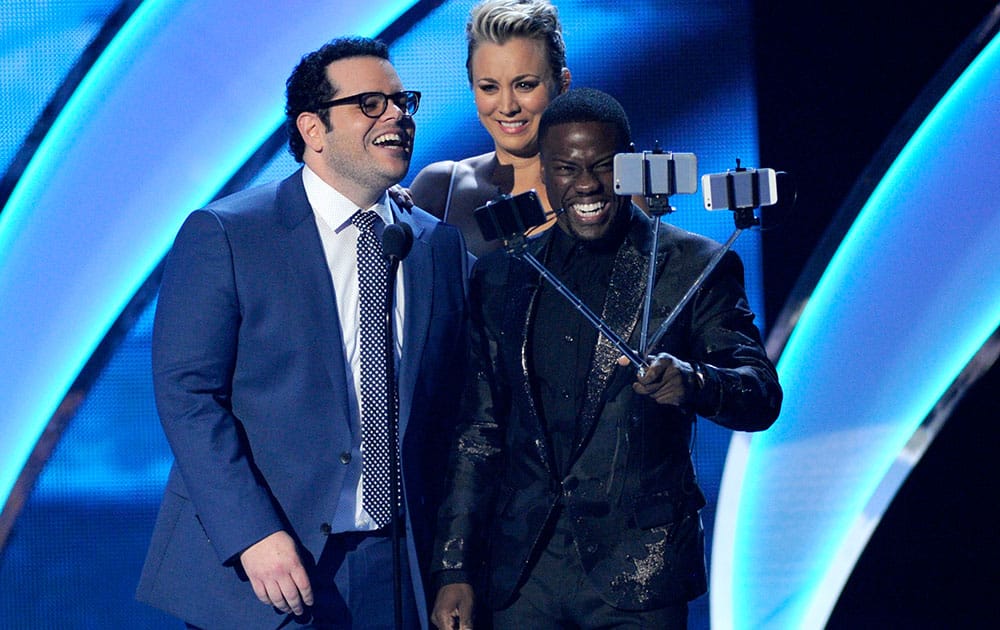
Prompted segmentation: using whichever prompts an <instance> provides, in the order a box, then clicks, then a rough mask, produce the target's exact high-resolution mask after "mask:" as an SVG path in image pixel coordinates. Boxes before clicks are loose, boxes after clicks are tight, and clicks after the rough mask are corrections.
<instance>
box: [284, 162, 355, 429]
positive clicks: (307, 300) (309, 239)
mask: <svg viewBox="0 0 1000 630" xmlns="http://www.w3.org/2000/svg"><path fill="white" fill-rule="evenodd" d="M275 203H276V209H275V210H276V212H277V214H278V216H279V217H280V222H281V224H282V225H283V226H284V227H285V228H286V230H287V232H286V233H285V237H286V240H285V251H284V252H283V253H284V257H285V260H287V261H288V265H289V266H290V268H291V269H292V273H291V274H290V277H293V278H296V279H297V281H299V282H301V283H302V284H303V286H302V289H301V290H300V291H299V292H298V294H299V295H301V296H302V299H303V304H302V305H301V308H303V309H304V310H305V312H307V313H309V314H310V319H311V320H312V321H313V325H314V326H315V329H314V331H315V335H314V339H315V341H314V343H315V345H316V350H317V351H318V353H319V355H320V356H321V357H322V361H323V364H324V365H325V366H326V370H327V373H328V374H329V377H330V385H331V388H332V389H331V396H332V400H333V404H334V405H335V409H334V410H333V416H334V417H335V418H342V419H345V421H346V422H347V424H348V425H349V426H350V424H351V423H350V417H351V413H350V406H349V403H348V401H349V400H350V399H349V397H348V387H352V386H353V385H352V384H350V383H349V382H348V377H347V370H346V369H345V366H344V351H343V348H344V342H343V336H342V335H341V327H340V317H339V316H338V314H337V307H336V302H335V297H334V293H333V283H332V281H331V279H330V269H329V267H328V266H327V264H326V255H325V254H324V252H323V242H322V241H321V240H320V236H319V230H318V229H317V228H316V221H315V219H314V218H313V211H312V207H311V206H310V205H309V200H308V199H307V198H306V191H305V188H304V186H303V185H302V171H301V169H300V170H299V171H297V172H296V173H295V174H293V175H292V176H290V177H288V178H287V179H285V180H284V181H283V182H281V184H280V185H279V187H278V193H277V196H276V201H275Z"/></svg>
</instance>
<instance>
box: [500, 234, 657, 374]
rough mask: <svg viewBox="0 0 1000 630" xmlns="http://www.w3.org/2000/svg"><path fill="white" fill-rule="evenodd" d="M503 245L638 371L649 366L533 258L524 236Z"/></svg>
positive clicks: (514, 238)
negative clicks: (577, 312)
mask: <svg viewBox="0 0 1000 630" xmlns="http://www.w3.org/2000/svg"><path fill="white" fill-rule="evenodd" d="M504 246H505V247H506V248H507V253H509V254H510V255H511V256H515V257H517V258H520V259H521V260H523V261H525V262H527V263H528V264H529V265H531V266H532V267H533V268H534V269H535V271H537V272H538V273H539V274H540V275H541V276H542V278H544V279H545V280H546V281H547V282H548V283H549V284H551V285H552V286H553V288H555V290H556V291H558V292H559V294H560V295H562V296H563V297H565V298H566V299H567V300H569V301H570V303H571V304H572V305H573V307H574V308H576V310H577V311H579V312H580V314H581V315H583V316H584V317H585V318H586V319H587V321H589V322H590V323H591V324H593V325H594V327H595V328H597V331H598V332H600V333H601V334H602V335H604V336H605V337H607V338H608V340H609V341H610V342H611V343H612V344H613V345H614V346H615V348H617V349H618V351H619V352H621V353H622V354H623V355H625V356H626V357H628V360H629V361H631V362H632V363H634V364H635V366H636V367H638V368H639V370H640V371H644V370H645V369H646V368H648V367H649V364H648V363H646V360H645V359H643V357H642V356H641V355H640V354H639V353H637V352H636V351H635V350H633V349H632V348H630V347H629V345H628V344H627V343H626V342H625V340H624V339H622V338H621V337H620V336H619V335H618V333H616V332H615V331H614V330H613V329H612V328H611V327H610V326H608V325H607V324H605V323H604V320H602V319H601V318H600V317H599V316H598V315H597V314H596V313H594V311H592V310H590V308H589V307H588V306H587V305H586V304H584V303H583V301H582V300H581V299H580V298H578V297H576V295H574V294H573V292H572V291H570V290H569V288H568V287H566V285H564V284H563V283H562V282H560V280H559V278H556V277H555V276H554V275H552V274H551V273H550V272H549V270H548V269H546V268H545V265H543V264H542V263H541V262H539V260H538V259H537V258H535V257H534V255H532V254H531V252H529V251H527V248H526V239H525V238H524V236H515V237H513V238H510V239H509V240H505V241H504Z"/></svg>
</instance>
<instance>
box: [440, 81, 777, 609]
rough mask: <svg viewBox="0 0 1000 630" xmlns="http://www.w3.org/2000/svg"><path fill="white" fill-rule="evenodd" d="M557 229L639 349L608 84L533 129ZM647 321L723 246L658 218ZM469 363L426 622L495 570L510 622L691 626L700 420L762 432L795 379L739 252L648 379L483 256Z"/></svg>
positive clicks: (518, 274)
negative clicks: (693, 444) (753, 298)
mask: <svg viewBox="0 0 1000 630" xmlns="http://www.w3.org/2000/svg"><path fill="white" fill-rule="evenodd" d="M539 139H540V146H541V154H542V169H543V178H544V182H545V185H546V189H547V194H548V197H549V201H550V202H551V204H552V207H553V208H562V209H563V211H564V212H563V214H561V215H560V217H559V227H560V228H561V229H557V230H548V231H547V232H545V233H544V234H543V235H541V236H539V237H538V238H537V239H534V240H533V241H532V242H530V243H529V249H530V251H531V252H532V253H534V254H535V255H536V256H537V257H538V258H539V259H540V260H542V261H543V262H544V263H545V265H546V267H547V268H548V269H549V270H550V271H552V272H553V273H554V274H555V276H556V277H558V278H560V279H561V280H562V281H563V282H564V283H565V284H566V285H567V286H568V287H569V288H570V289H572V290H573V292H574V293H575V294H576V295H577V296H578V297H579V298H580V299H581V300H582V301H583V302H584V303H586V304H587V305H588V306H589V307H590V308H591V310H593V311H594V312H595V313H598V314H599V315H600V316H601V318H602V319H603V320H604V322H606V323H607V324H608V326H610V327H611V328H612V329H613V330H614V331H616V332H617V333H618V335H620V336H621V337H622V338H623V339H631V342H630V343H631V345H632V347H633V348H634V347H636V346H637V345H638V343H637V337H638V334H639V330H640V327H641V323H640V317H641V314H642V310H643V309H642V302H643V293H644V289H645V284H646V282H645V278H646V275H647V271H646V269H647V265H648V261H649V250H650V247H651V243H652V237H651V233H650V230H651V227H650V219H649V218H647V217H646V215H644V214H643V213H642V212H641V211H640V210H639V209H638V208H637V207H635V206H634V205H632V203H631V201H630V200H629V199H628V198H627V197H618V196H616V195H615V194H614V188H613V158H614V155H615V153H619V152H622V151H626V150H627V147H628V146H629V142H630V131H629V124H628V119H627V117H626V116H625V113H624V111H623V110H622V108H621V106H620V105H619V104H618V102H617V101H615V100H614V99H613V98H611V97H610V96H608V95H606V94H604V93H603V92H599V91H596V90H586V89H584V90H573V91H570V92H568V93H566V94H563V95H561V96H559V97H558V98H557V99H555V100H554V101H553V102H552V103H551V104H550V106H549V108H548V109H547V110H546V112H545V114H544V116H543V118H542V121H541V126H540V130H539ZM659 229H660V236H659V252H658V255H657V257H656V265H657V273H658V279H657V282H656V285H655V290H654V291H655V292H654V299H653V310H652V315H653V317H652V320H651V322H650V330H656V328H657V327H658V325H659V323H660V322H661V321H662V320H663V319H665V317H666V316H667V314H668V313H669V312H670V310H671V308H672V307H673V306H674V305H675V304H677V303H678V302H679V300H680V298H681V296H682V295H683V294H684V293H685V292H686V291H687V289H688V288H689V287H690V286H691V284H692V283H693V281H694V279H695V277H696V276H697V275H698V274H699V272H700V271H701V270H702V269H703V268H704V267H705V266H706V265H707V263H708V261H709V259H710V258H711V257H712V254H713V252H715V251H717V249H718V248H719V245H718V244H717V243H715V242H713V241H710V240H708V239H706V238H703V237H700V236H697V235H694V234H690V233H687V232H684V231H683V230H680V229H677V228H675V227H672V226H669V225H666V224H661V226H660V228H659ZM471 299H472V312H473V357H472V365H471V367H470V370H469V373H470V375H473V378H471V379H470V384H469V386H468V388H467V390H466V392H465V394H464V397H463V402H462V404H463V413H462V418H463V420H462V422H463V423H464V425H463V426H462V427H460V434H459V436H458V439H457V440H456V443H455V447H454V450H453V456H452V478H451V480H450V486H449V496H448V498H447V500H446V502H445V504H444V506H443V507H442V510H441V512H440V517H439V524H438V533H437V543H436V550H435V558H434V562H433V564H432V571H435V574H434V577H435V580H436V584H437V585H438V586H439V587H440V590H439V591H438V595H437V602H436V605H435V610H434V614H433V616H432V620H433V621H434V623H435V624H436V625H437V626H438V627H439V628H452V627H453V624H455V623H458V627H461V628H467V627H471V624H472V608H473V599H474V593H473V590H474V589H473V587H472V584H479V583H480V578H483V579H482V581H481V583H482V584H483V585H484V586H483V589H484V592H482V593H479V594H480V595H481V596H482V595H485V596H486V597H485V600H486V602H487V604H488V606H480V608H489V609H492V610H493V611H494V612H493V622H494V624H495V626H496V627H497V628H519V629H521V628H554V627H576V628H596V627H601V628H607V627H652V628H684V627H686V624H687V602H688V601H689V600H691V599H693V598H695V597H697V596H699V595H701V594H702V593H704V592H705V590H706V585H707V580H706V572H705V562H704V542H703V538H704V537H703V532H702V528H701V521H700V517H699V510H700V508H701V507H702V506H703V505H704V504H705V499H704V497H703V495H702V493H701V491H700V490H699V488H698V486H697V483H696V481H695V475H694V469H693V466H692V463H691V458H690V453H689V442H690V439H691V429H692V424H693V422H694V421H695V415H696V414H698V415H701V416H703V417H706V418H709V419H711V420H712V421H714V422H716V423H718V424H720V425H722V426H725V427H728V428H730V429H734V430H739V431H759V430H763V429H766V428H768V427H769V426H770V425H771V424H772V423H773V422H774V421H775V419H776V418H777V416H778V411H779V409H780V406H781V398H782V392H781V388H780V386H779V384H778V379H777V374H776V372H775V369H774V366H773V364H772V363H771V361H770V360H769V359H768V357H767V355H766V353H765V351H764V348H763V347H762V343H761V339H760V333H759V331H758V330H757V328H756V327H755V326H754V323H753V320H754V315H753V313H752V312H751V310H750V308H749V306H748V303H747V298H746V295H745V291H744V287H743V268H742V263H741V262H740V260H739V258H738V257H737V256H736V255H735V254H733V253H729V254H727V255H726V256H725V257H724V259H723V262H722V263H721V264H720V265H719V266H718V267H717V268H716V270H715V271H714V272H713V273H712V274H711V275H710V276H709V279H708V281H707V282H706V284H705V285H704V287H703V288H702V289H701V290H700V291H699V292H698V293H697V295H696V296H695V297H694V299H693V300H692V301H691V302H690V303H689V304H688V305H687V306H686V308H685V310H684V311H683V313H682V314H681V316H680V317H679V318H678V320H677V321H676V322H675V323H674V325H673V326H672V328H671V329H670V330H669V332H668V333H667V334H666V335H664V336H663V338H662V340H661V341H660V342H659V343H658V345H657V347H656V348H654V349H653V352H652V355H653V356H652V357H651V358H650V362H651V367H650V368H649V369H648V370H647V371H646V372H645V373H644V374H643V375H642V376H637V372H636V369H635V368H634V367H633V366H625V365H622V364H621V362H619V360H618V359H619V355H620V354H621V353H620V352H619V351H617V350H616V349H615V347H614V346H613V345H612V344H611V342H609V341H608V340H607V339H606V338H604V337H603V336H601V335H598V333H597V331H596V330H595V329H594V327H593V326H591V325H590V324H589V323H588V322H587V321H586V320H585V319H584V317H583V316H582V315H580V314H579V313H577V312H576V311H575V309H574V308H573V307H572V306H571V304H570V303H569V301H568V300H566V299H565V298H564V297H563V296H561V295H559V294H558V293H557V292H556V291H555V290H554V289H553V288H552V287H551V286H550V285H549V284H548V283H546V282H543V281H542V280H541V279H540V278H539V275H538V273H537V272H536V271H534V270H533V269H532V268H531V267H530V266H529V265H528V264H527V263H525V262H523V261H522V260H519V259H517V258H514V257H512V256H510V255H508V254H506V253H505V252H503V251H498V252H494V253H493V254H489V255H486V256H484V257H483V258H482V259H480V260H479V261H478V263H477V265H476V267H475V269H474V271H473V279H472V293H471Z"/></svg>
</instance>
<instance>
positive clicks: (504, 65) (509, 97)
mask: <svg viewBox="0 0 1000 630" xmlns="http://www.w3.org/2000/svg"><path fill="white" fill-rule="evenodd" d="M545 53H546V50H545V42H542V41H539V40H535V39H528V38H524V37H515V38H513V39H511V40H508V41H507V43H505V44H502V45H497V44H492V43H482V44H480V45H479V46H478V48H476V51H475V52H474V53H473V55H472V91H473V93H474V94H475V98H476V111H477V112H478V114H479V122H481V123H482V125H483V127H485V128H486V131H488V132H489V134H490V136H492V137H493V143H494V144H495V145H496V150H497V153H498V154H504V153H506V154H508V155H512V156H516V157H532V156H534V155H537V153H538V142H537V139H538V121H539V119H540V118H541V117H542V112H543V111H545V107H546V106H547V105H548V104H549V101H551V100H552V99H553V98H555V96H556V95H557V94H558V93H559V85H558V82H557V81H558V77H553V76H552V71H551V70H550V69H549V65H548V61H547V59H546V56H545Z"/></svg>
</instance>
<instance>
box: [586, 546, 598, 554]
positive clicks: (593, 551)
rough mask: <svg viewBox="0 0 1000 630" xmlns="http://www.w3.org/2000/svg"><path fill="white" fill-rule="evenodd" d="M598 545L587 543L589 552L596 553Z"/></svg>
mask: <svg viewBox="0 0 1000 630" xmlns="http://www.w3.org/2000/svg"><path fill="white" fill-rule="evenodd" d="M596 552H597V545H587V553H596Z"/></svg>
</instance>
